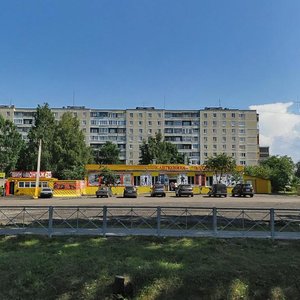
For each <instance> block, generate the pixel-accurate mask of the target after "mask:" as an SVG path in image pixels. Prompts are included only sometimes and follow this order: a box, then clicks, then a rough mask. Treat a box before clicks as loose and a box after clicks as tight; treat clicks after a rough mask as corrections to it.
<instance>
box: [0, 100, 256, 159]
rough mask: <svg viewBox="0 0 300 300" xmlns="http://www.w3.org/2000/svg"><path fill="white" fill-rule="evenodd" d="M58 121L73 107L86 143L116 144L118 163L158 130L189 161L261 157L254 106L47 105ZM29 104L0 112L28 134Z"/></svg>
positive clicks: (2, 108) (136, 156)
mask: <svg viewBox="0 0 300 300" xmlns="http://www.w3.org/2000/svg"><path fill="white" fill-rule="evenodd" d="M51 110H52V111H53V113H54V115H55V119H56V120H59V119H60V118H61V116H62V115H63V113H64V112H67V111H69V112H71V113H73V115H74V116H76V117H77V118H78V119H79V121H80V126H81V129H82V130H83V131H84V133H85V139H86V143H87V145H90V146H91V147H93V148H95V149H98V148H99V147H101V146H102V145H103V144H105V143H106V142H107V141H111V142H113V143H115V144H116V145H117V146H118V147H119V149H120V154H121V156H120V158H121V161H122V163H125V164H131V165H135V164H138V163H139V159H140V149H139V147H140V145H141V144H142V142H143V140H147V139H148V137H149V136H155V134H156V133H158V132H160V133H161V134H162V136H163V138H164V139H165V140H166V141H168V142H170V143H172V144H175V145H176V146H177V148H178V151H179V152H180V153H183V154H185V156H186V157H187V159H188V161H189V163H190V164H204V162H205V161H206V159H207V158H208V157H210V156H214V155H217V154H220V153H226V154H227V155H229V156H233V157H234V158H235V159H236V161H237V164H241V165H257V164H258V160H259V143H258V141H259V139H258V134H259V131H258V115H257V113H256V111H255V110H238V109H226V108H221V107H216V108H204V109H200V110H165V109H155V108H154V107H139V108H136V109H125V110H118V109H110V110H105V109H88V108H85V107H76V106H67V107H62V108H52V109H51ZM34 112H35V109H33V108H16V107H14V106H0V114H1V115H3V116H4V118H6V119H9V120H11V121H13V122H14V123H15V125H16V126H17V128H18V130H19V132H20V133H21V134H22V137H23V138H24V139H26V137H27V134H28V131H29V129H30V128H31V127H32V126H33V125H34Z"/></svg>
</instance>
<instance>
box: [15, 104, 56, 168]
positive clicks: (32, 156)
mask: <svg viewBox="0 0 300 300" xmlns="http://www.w3.org/2000/svg"><path fill="white" fill-rule="evenodd" d="M56 129H57V126H56V122H55V118H54V114H53V113H52V112H51V109H50V108H49V105H48V104H47V103H45V104H44V105H43V106H40V105H38V107H37V110H36V113H35V116H34V125H33V126H32V127H31V129H30V131H29V133H28V142H27V144H26V147H25V148H24V149H22V153H21V154H22V156H20V160H19V162H18V167H19V168H20V169H23V170H29V171H30V170H36V167H37V157H38V149H39V140H40V139H41V140H42V155H41V170H49V171H51V170H53V140H54V137H55V134H56Z"/></svg>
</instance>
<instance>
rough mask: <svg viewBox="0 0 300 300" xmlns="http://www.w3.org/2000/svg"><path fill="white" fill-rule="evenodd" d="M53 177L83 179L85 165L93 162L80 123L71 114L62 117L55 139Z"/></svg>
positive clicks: (67, 113)
mask: <svg viewBox="0 0 300 300" xmlns="http://www.w3.org/2000/svg"><path fill="white" fill-rule="evenodd" d="M52 155H53V157H52V161H53V169H52V171H53V175H54V176H56V177H58V178H59V179H83V178H84V175H85V173H84V172H85V165H86V164H88V163H91V162H93V156H92V152H91V149H90V147H87V146H86V143H85V138H84V134H83V132H82V130H81V129H80V125H79V121H78V119H77V118H76V117H73V115H72V114H71V113H70V112H66V113H64V114H63V115H62V118H61V120H60V121H59V122H58V124H57V129H56V132H55V137H54V139H53V152H52Z"/></svg>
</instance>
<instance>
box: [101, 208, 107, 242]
mask: <svg viewBox="0 0 300 300" xmlns="http://www.w3.org/2000/svg"><path fill="white" fill-rule="evenodd" d="M106 228H107V206H103V224H102V232H103V236H104V237H105V236H106Z"/></svg>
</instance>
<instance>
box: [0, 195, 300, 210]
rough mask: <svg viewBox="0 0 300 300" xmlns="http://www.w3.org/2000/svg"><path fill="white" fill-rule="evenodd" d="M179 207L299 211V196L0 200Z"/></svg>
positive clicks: (2, 200) (6, 200) (3, 202)
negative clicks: (285, 209)
mask: <svg viewBox="0 0 300 300" xmlns="http://www.w3.org/2000/svg"><path fill="white" fill-rule="evenodd" d="M103 205H107V206H112V205H116V206H122V205H125V206H183V207H194V206H195V207H218V208H293V209H300V196H288V195H254V197H253V198H250V197H231V196H228V197H226V198H219V197H217V198H214V197H208V196H206V195H194V197H180V198H177V197H175V196H174V194H173V193H170V194H168V195H167V196H166V197H150V196H149V195H139V196H138V198H132V199H131V198H123V197H121V196H113V197H110V198H96V197H95V196H83V197H78V198H65V197H64V198H50V199H32V198H30V197H25V196H19V197H14V196H7V197H0V206H2V207H3V206H103Z"/></svg>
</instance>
